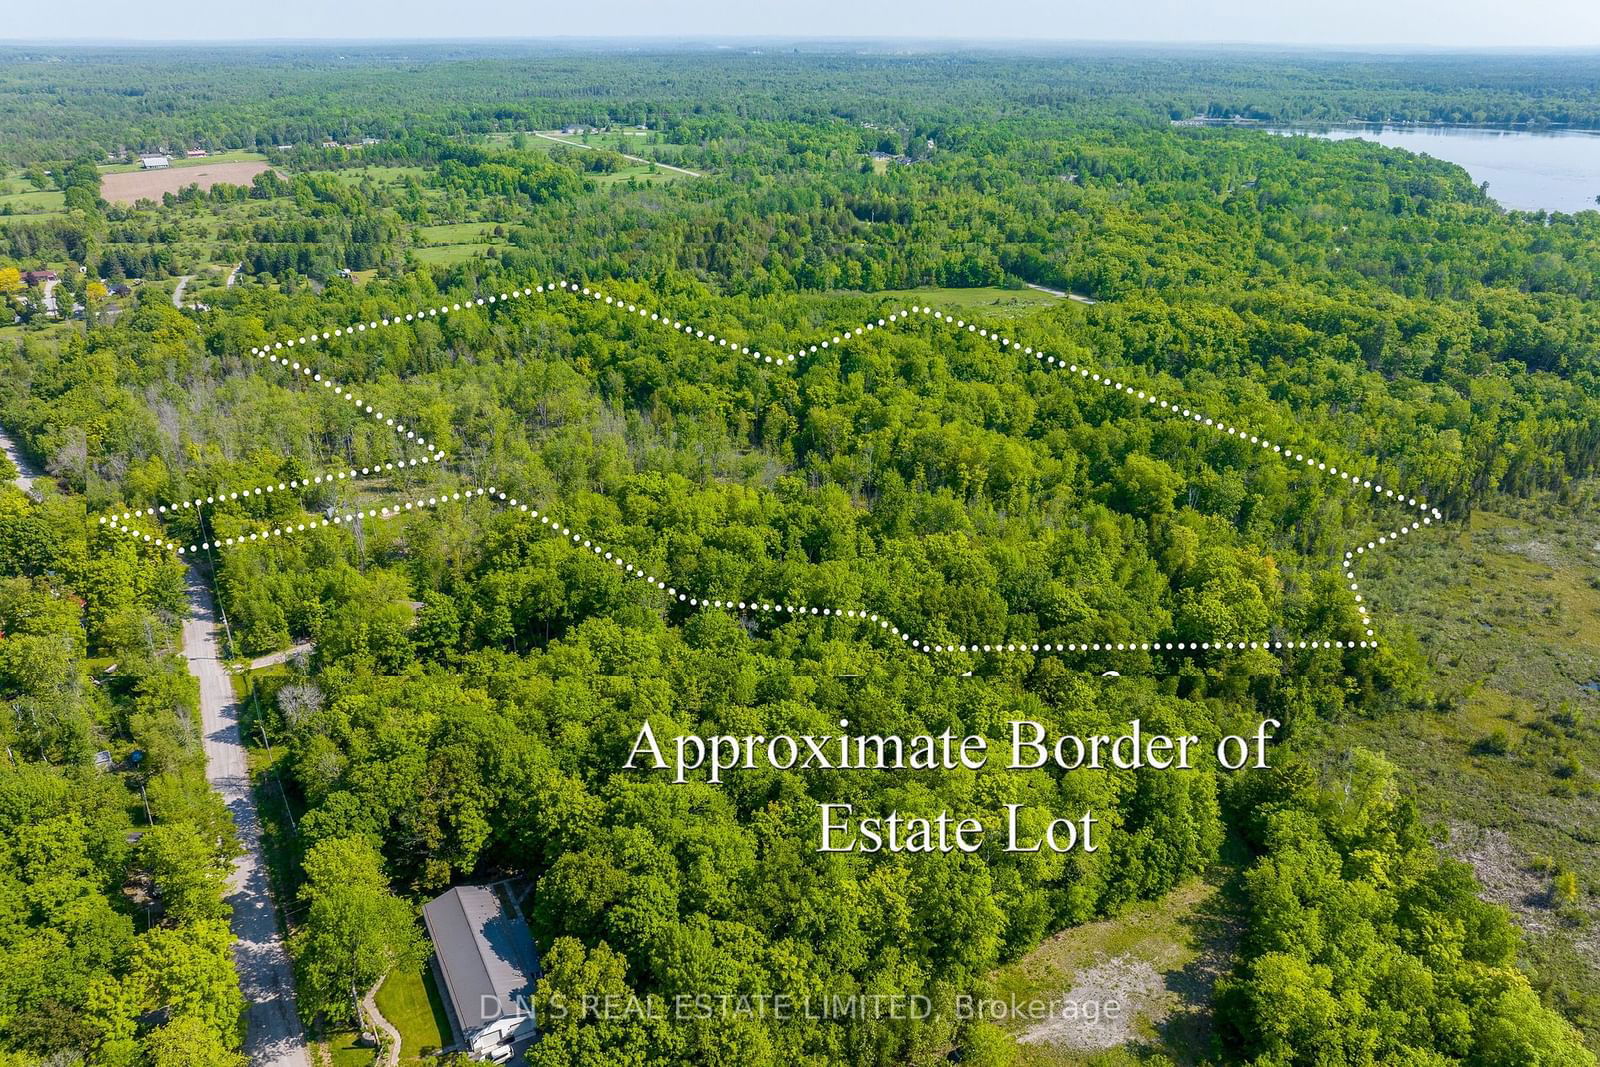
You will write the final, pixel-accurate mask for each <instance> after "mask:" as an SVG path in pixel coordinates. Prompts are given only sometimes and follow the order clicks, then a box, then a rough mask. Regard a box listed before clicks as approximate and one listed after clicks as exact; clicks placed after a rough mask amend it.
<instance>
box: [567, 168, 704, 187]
mask: <svg viewBox="0 0 1600 1067" xmlns="http://www.w3.org/2000/svg"><path fill="white" fill-rule="evenodd" d="M584 177H586V178H589V179H591V180H593V182H594V183H595V185H597V186H606V185H624V184H626V183H628V182H636V183H638V184H641V185H659V184H660V183H662V182H675V181H678V180H680V179H682V178H687V177H688V175H687V174H680V173H679V172H677V171H675V170H660V169H656V170H651V169H650V166H649V165H648V164H645V163H640V164H637V165H635V166H631V167H623V168H621V169H620V170H614V171H612V172H611V173H609V174H585V175H584Z"/></svg>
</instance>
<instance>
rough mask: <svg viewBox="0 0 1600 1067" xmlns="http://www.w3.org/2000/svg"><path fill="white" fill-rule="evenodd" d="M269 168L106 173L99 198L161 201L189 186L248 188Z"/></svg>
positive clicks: (242, 165) (212, 165) (242, 166)
mask: <svg viewBox="0 0 1600 1067" xmlns="http://www.w3.org/2000/svg"><path fill="white" fill-rule="evenodd" d="M268 169H270V168H268V166H267V165H266V164H265V163H250V162H243V163H208V164H205V165H203V166H194V167H167V168H165V169H162V170H135V171H128V172H126V173H122V174H106V175H103V176H102V177H101V179H100V195H101V196H102V197H104V198H105V199H106V200H109V201H111V202H112V203H114V204H131V203H133V202H134V201H135V200H160V199H161V194H162V193H176V192H177V191H178V190H179V189H182V188H185V187H186V186H190V185H198V186H200V188H202V189H209V188H211V187H212V186H213V185H216V184H218V183H219V182H226V183H227V184H229V185H249V184H250V180H251V179H252V178H254V177H255V176H256V175H257V174H260V173H262V172H263V171H265V170H268Z"/></svg>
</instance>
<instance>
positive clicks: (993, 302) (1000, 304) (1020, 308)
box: [839, 286, 1069, 318]
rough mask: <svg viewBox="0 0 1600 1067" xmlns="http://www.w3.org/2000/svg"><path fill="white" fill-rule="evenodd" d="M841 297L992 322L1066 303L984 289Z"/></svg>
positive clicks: (1034, 294)
mask: <svg viewBox="0 0 1600 1067" xmlns="http://www.w3.org/2000/svg"><path fill="white" fill-rule="evenodd" d="M839 292H840V293H841V295H849V296H871V297H881V298H884V299H888V300H903V301H905V302H907V303H916V304H928V305H929V306H931V307H934V308H938V309H940V310H955V311H970V312H974V313H977V314H982V315H986V316H990V317H993V318H1017V317H1018V316H1021V315H1028V314H1031V313H1033V312H1036V311H1039V310H1041V309H1044V308H1051V307H1060V306H1061V305H1063V304H1067V303H1069V301H1067V300H1065V299H1063V298H1061V297H1059V296H1051V295H1050V294H1049V293H1041V292H1039V291H1038V290H1037V289H999V288H995V287H992V286H985V287H982V288H976V289H947V288H937V287H928V288H924V289H886V290H884V291H883V292H881V293H864V294H863V293H857V292H855V291H853V290H839Z"/></svg>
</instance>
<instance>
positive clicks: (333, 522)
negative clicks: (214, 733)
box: [100, 486, 1378, 653]
mask: <svg viewBox="0 0 1600 1067" xmlns="http://www.w3.org/2000/svg"><path fill="white" fill-rule="evenodd" d="M485 496H486V497H489V498H490V499H491V500H492V501H501V502H504V503H505V504H506V506H507V507H508V508H515V509H516V510H517V511H519V512H523V513H525V514H527V515H528V517H529V518H536V519H538V520H539V523H540V525H541V526H544V527H547V528H548V529H549V530H550V532H551V533H553V534H557V535H559V536H560V537H561V539H562V540H563V541H570V543H571V544H572V546H573V547H574V548H578V547H581V548H585V549H588V550H589V551H590V552H591V553H593V554H594V555H595V556H596V557H597V558H600V559H604V560H605V561H606V562H608V563H611V564H612V565H613V566H616V567H619V568H621V569H622V571H623V573H624V574H625V575H627V576H628V577H630V578H634V579H637V580H640V581H643V582H644V583H645V584H646V585H649V586H654V587H655V588H656V589H658V590H661V591H663V592H665V593H666V594H667V596H668V597H669V598H670V599H673V600H676V601H677V602H678V603H682V604H687V605H689V606H690V607H698V608H713V609H717V610H724V611H734V610H737V611H739V612H743V613H749V614H755V615H770V616H790V617H793V618H803V617H814V618H844V619H853V620H859V621H863V622H869V623H876V624H877V626H878V629H879V630H880V631H882V632H884V633H886V634H887V635H888V636H889V637H891V638H899V639H900V641H901V642H902V643H904V644H905V645H907V646H908V647H910V648H912V649H915V650H916V651H918V652H922V653H954V652H963V653H980V652H982V653H1005V652H1091V651H1092V652H1102V651H1104V652H1112V651H1116V652H1140V651H1142V652H1152V651H1156V652H1159V651H1163V650H1164V651H1180V652H1184V651H1210V650H1218V651H1220V650H1224V649H1227V650H1237V651H1244V650H1246V649H1262V650H1281V649H1319V648H1326V649H1354V648H1376V647H1377V645H1378V642H1377V641H1376V640H1368V641H1333V640H1328V639H1325V638H1318V639H1315V640H1304V639H1299V640H1288V641H1283V640H1278V641H1167V642H1160V641H1145V642H1133V641H1122V642H1112V641H1094V642H1087V641H1086V642H1081V643H1080V642H1068V643H1061V642H1042V643H1041V642H1034V643H1022V644H1017V643H1015V642H1008V643H993V642H992V643H988V644H980V643H977V642H974V643H971V644H955V643H952V644H945V643H938V642H928V641H924V640H922V639H921V638H918V637H913V636H911V634H909V633H907V632H905V631H903V630H901V629H900V628H899V627H898V626H895V625H894V624H893V623H891V622H890V621H889V620H888V619H886V618H884V617H883V616H882V615H880V614H878V613H875V612H870V611H867V610H866V609H864V608H841V607H832V606H830V607H817V606H812V605H807V604H784V603H778V602H772V601H757V600H732V599H725V598H720V597H701V596H692V595H690V594H689V593H686V592H682V591H680V590H678V589H677V588H676V587H675V586H671V585H668V584H667V583H666V581H664V580H663V579H661V578H658V577H656V576H655V575H654V574H651V573H650V572H648V571H646V570H645V569H644V568H643V567H639V566H636V565H635V564H633V563H631V562H629V561H627V560H626V559H624V558H623V557H622V556H620V555H618V554H616V553H614V552H610V551H607V550H606V549H604V548H602V547H601V546H600V545H598V544H596V543H594V541H592V540H591V539H589V538H587V537H584V536H583V534H582V533H576V532H574V531H573V530H572V528H571V527H569V526H563V525H562V524H561V523H560V522H558V521H556V520H555V519H552V518H551V517H550V516H549V515H548V514H541V513H540V511H539V509H538V508H535V507H532V506H531V505H529V504H528V503H526V502H524V501H519V500H517V498H516V497H509V498H508V497H507V496H506V494H505V493H504V492H503V491H499V490H496V489H495V488H494V487H493V486H490V487H489V488H487V489H466V490H462V491H458V492H455V493H446V494H442V495H434V496H429V497H426V498H424V497H418V498H416V499H414V500H409V501H406V502H405V503H404V504H397V505H394V506H392V507H391V506H385V507H382V508H369V509H366V510H362V509H357V510H355V511H349V512H345V513H344V514H343V515H335V516H334V517H333V518H331V519H316V520H312V521H310V522H302V523H288V524H284V525H282V526H277V527H274V528H272V529H271V530H265V531H259V532H256V533H251V534H241V535H239V536H236V537H226V538H219V539H217V540H216V541H202V542H200V543H198V544H192V545H189V546H187V548H185V547H184V546H183V545H180V544H177V543H175V542H172V541H167V540H165V539H163V538H161V537H158V536H155V535H152V534H149V533H145V532H144V531H141V530H137V529H135V528H133V527H132V526H129V525H127V524H126V522H125V521H124V520H126V519H129V518H137V517H140V516H142V515H149V514H151V512H150V511H148V510H146V511H144V512H125V513H124V514H123V515H122V517H121V518H118V517H112V518H109V519H107V518H102V519H101V520H100V521H101V522H102V523H106V524H108V525H110V526H111V527H112V528H113V529H115V530H118V531H120V532H122V533H126V534H128V535H129V536H131V537H132V538H133V539H134V540H137V541H142V542H144V543H147V544H151V545H154V546H156V547H158V548H167V549H173V550H174V551H175V552H176V553H177V555H179V556H182V555H184V554H185V553H186V552H187V553H194V552H199V551H209V550H212V549H218V550H224V549H230V548H240V547H243V546H245V545H249V544H256V543H260V542H264V541H270V540H272V539H273V538H281V537H283V536H285V535H288V534H293V533H303V532H305V531H307V530H316V529H320V528H323V527H330V526H341V525H349V524H351V523H353V522H356V521H358V520H360V519H363V518H375V519H388V518H396V517H399V516H401V515H403V514H405V513H407V512H417V511H423V510H427V509H429V508H433V507H437V506H438V505H440V504H446V503H450V502H453V501H461V500H471V499H472V498H473V497H485ZM1369 636H1370V635H1369Z"/></svg>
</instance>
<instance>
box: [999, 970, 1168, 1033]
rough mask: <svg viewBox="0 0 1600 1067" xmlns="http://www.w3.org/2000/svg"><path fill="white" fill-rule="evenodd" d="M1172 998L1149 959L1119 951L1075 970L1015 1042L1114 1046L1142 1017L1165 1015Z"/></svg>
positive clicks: (1158, 1018) (1157, 1018)
mask: <svg viewBox="0 0 1600 1067" xmlns="http://www.w3.org/2000/svg"><path fill="white" fill-rule="evenodd" d="M1177 999H1178V995H1177V994H1176V993H1174V992H1171V991H1169V990H1168V989H1167V987H1166V983H1165V982H1164V981H1163V979H1162V977H1161V974H1160V973H1159V972H1158V971H1157V970H1156V969H1155V968H1154V967H1153V966H1151V965H1150V962H1149V961H1148V960H1141V959H1136V958H1134V957H1132V956H1118V957H1116V958H1115V959H1111V960H1106V961H1104V962H1103V963H1097V964H1095V965H1094V966H1093V967H1085V968H1084V969H1083V970H1081V971H1079V972H1078V974H1077V978H1076V980H1075V981H1074V982H1073V984H1072V988H1071V989H1070V990H1068V991H1067V993H1066V995H1065V996H1064V997H1062V998H1061V1002H1060V1004H1059V1005H1052V1008H1053V1010H1052V1012H1051V1017H1050V1018H1049V1019H1046V1020H1044V1021H1042V1022H1038V1023H1035V1024H1034V1025H1032V1026H1030V1027H1028V1028H1027V1029H1026V1030H1024V1031H1023V1032H1022V1033H1021V1034H1020V1035H1018V1037H1017V1043H1018V1044H1022V1045H1038V1044H1047V1045H1055V1046H1056V1047H1058V1048H1065V1049H1071V1050H1072V1051H1074V1052H1095V1051H1099V1050H1100V1049H1108V1048H1116V1047H1117V1046H1118V1045H1125V1044H1127V1043H1128V1042H1130V1041H1132V1040H1133V1039H1134V1038H1136V1037H1139V1036H1141V1035H1140V1032H1139V1030H1140V1027H1139V1021H1140V1020H1141V1019H1148V1020H1150V1021H1151V1022H1159V1021H1161V1020H1162V1019H1164V1018H1166V1016H1167V1015H1168V1014H1170V1013H1171V1011H1172V1008H1173V1002H1175V1001H1176V1000H1177Z"/></svg>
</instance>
